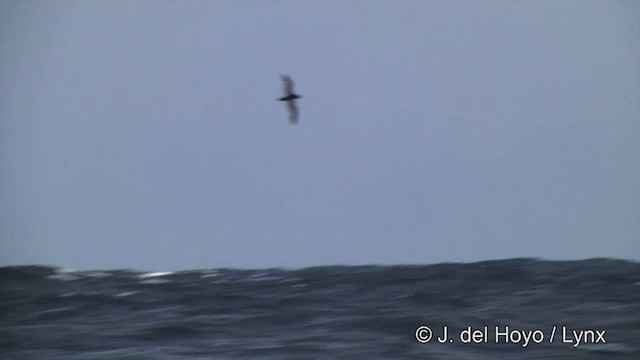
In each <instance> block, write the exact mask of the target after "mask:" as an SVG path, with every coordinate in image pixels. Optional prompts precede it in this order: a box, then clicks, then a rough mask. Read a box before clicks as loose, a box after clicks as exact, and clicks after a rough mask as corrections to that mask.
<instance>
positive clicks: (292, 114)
mask: <svg viewBox="0 0 640 360" xmlns="http://www.w3.org/2000/svg"><path fill="white" fill-rule="evenodd" d="M287 105H288V106H289V123H291V124H297V123H298V106H297V105H296V102H295V100H291V101H287Z"/></svg>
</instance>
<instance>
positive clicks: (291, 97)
mask: <svg viewBox="0 0 640 360" xmlns="http://www.w3.org/2000/svg"><path fill="white" fill-rule="evenodd" d="M282 81H283V82H284V94H285V96H283V97H281V98H279V99H278V101H286V102H287V107H288V108H289V123H291V124H297V123H298V113H299V111H298V106H297V105H296V99H299V98H301V97H302V96H300V95H298V94H296V93H295V92H294V90H293V80H291V78H290V77H289V75H283V76H282Z"/></svg>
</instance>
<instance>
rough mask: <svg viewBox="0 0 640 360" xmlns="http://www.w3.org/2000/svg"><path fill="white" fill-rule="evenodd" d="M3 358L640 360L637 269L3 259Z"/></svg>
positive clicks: (591, 264)
mask: <svg viewBox="0 0 640 360" xmlns="http://www.w3.org/2000/svg"><path fill="white" fill-rule="evenodd" d="M445 331H446V336H445ZM0 358H1V359H38V360H45V359H65V360H67V359H72V360H73V359H83V360H85V359H88V360H94V359H264V360H266V359H367V360H372V359H412V360H413V359H640V263H636V262H628V261H621V260H611V259H591V260H582V261H543V260H536V259H510V260H498V261H483V262H477V263H464V264H454V263H444V264H435V265H419V266H406V265H402V266H324V267H310V268H304V269H294V270H291V269H258V270H240V269H207V270H193V271H179V272H166V273H145V272H139V271H132V270H111V271H72V270H66V269H62V268H55V267H44V266H11V267H2V268H0Z"/></svg>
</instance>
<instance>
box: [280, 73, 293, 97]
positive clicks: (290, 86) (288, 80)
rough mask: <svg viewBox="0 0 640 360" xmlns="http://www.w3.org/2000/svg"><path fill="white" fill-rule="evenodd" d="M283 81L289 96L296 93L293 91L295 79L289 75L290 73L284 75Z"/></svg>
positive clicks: (286, 93)
mask: <svg viewBox="0 0 640 360" xmlns="http://www.w3.org/2000/svg"><path fill="white" fill-rule="evenodd" d="M282 81H283V82H284V93H285V95H287V96H289V95H292V94H294V91H293V80H291V78H290V77H289V75H282Z"/></svg>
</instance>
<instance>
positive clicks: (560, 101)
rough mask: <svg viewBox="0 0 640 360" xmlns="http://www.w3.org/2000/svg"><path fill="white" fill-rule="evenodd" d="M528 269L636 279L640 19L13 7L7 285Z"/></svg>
mask: <svg viewBox="0 0 640 360" xmlns="http://www.w3.org/2000/svg"><path fill="white" fill-rule="evenodd" d="M284 74H288V75H290V76H291V77H292V78H293V80H294V81H295V89H296V92H297V93H299V94H301V95H302V96H303V98H302V99H300V100H299V101H298V106H299V108H300V122H299V123H298V124H297V125H290V124H289V122H288V113H287V109H286V106H285V105H284V104H283V103H282V102H278V101H275V99H276V98H278V97H280V96H283V85H282V81H281V79H280V76H281V75H284ZM514 257H535V258H543V259H551V260H574V259H585V258H600V257H611V258H620V259H629V260H633V261H640V2H638V1H577V2H566V1H447V2H443V1H442V2H441V1H397V2H386V1H325V2H314V1H240V2H235V1H234V2H226V1H191V2H189V1H135V0H131V1H110V2H106V1H63V0H57V1H12V0H5V1H2V2H0V266H7V265H31V264H43V265H54V266H63V267H68V268H74V269H118V268H130V269H141V270H142V269H144V270H158V271H163V270H186V269H202V268H219V267H234V268H266V267H284V268H298V267H306V266H316V265H359V264H382V265H390V264H430V263H439V262H472V261H480V260H490V259H505V258H514Z"/></svg>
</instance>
